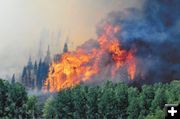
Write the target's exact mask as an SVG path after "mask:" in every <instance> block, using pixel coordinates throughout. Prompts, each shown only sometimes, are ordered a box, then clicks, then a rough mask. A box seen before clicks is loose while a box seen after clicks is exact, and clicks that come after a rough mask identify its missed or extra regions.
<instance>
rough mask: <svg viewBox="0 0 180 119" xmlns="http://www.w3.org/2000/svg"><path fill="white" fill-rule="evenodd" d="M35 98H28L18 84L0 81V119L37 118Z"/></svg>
mask: <svg viewBox="0 0 180 119" xmlns="http://www.w3.org/2000/svg"><path fill="white" fill-rule="evenodd" d="M38 112H39V111H37V99H36V97H28V96H27V92H26V90H25V88H24V87H23V86H22V85H21V84H19V83H13V84H10V83H8V82H7V81H4V80H1V79H0V118H1V119H19V118H29V119H30V118H31V119H32V118H35V117H37V116H38Z"/></svg>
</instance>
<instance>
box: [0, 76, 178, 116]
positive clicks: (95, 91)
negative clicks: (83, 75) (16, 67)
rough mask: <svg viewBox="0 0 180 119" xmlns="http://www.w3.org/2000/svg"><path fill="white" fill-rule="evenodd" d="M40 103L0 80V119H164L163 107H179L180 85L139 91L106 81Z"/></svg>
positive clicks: (16, 84)
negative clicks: (165, 105)
mask: <svg viewBox="0 0 180 119" xmlns="http://www.w3.org/2000/svg"><path fill="white" fill-rule="evenodd" d="M40 103H42V102H38V99H37V97H36V96H28V94H27V92H26V90H25V87H24V86H22V85H21V84H20V83H15V82H12V83H9V82H8V81H5V80H1V79H0V118H1V119H33V118H34V119H36V118H46V119H164V116H165V113H164V104H166V103H180V81H172V82H171V83H167V84H162V83H156V84H153V85H143V86H142V87H140V88H137V87H133V86H128V85H127V84H125V83H122V82H119V83H112V82H110V81H108V82H106V83H104V84H102V85H97V86H92V85H91V86H86V85H78V86H75V87H72V88H69V89H65V90H62V91H60V92H58V93H57V94H56V95H55V96H50V97H49V98H48V99H47V100H46V101H45V104H44V106H42V107H41V108H40Z"/></svg>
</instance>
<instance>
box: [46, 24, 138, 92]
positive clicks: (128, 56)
mask: <svg viewBox="0 0 180 119" xmlns="http://www.w3.org/2000/svg"><path fill="white" fill-rule="evenodd" d="M119 31H120V28H119V26H112V25H110V24H106V25H105V27H104V29H103V33H101V35H100V36H99V37H98V40H97V42H98V44H99V47H98V48H92V50H90V51H89V50H88V51H87V50H86V49H81V48H78V49H77V50H76V51H73V52H67V53H64V54H62V55H61V58H60V59H59V61H58V62H52V64H51V66H50V69H49V73H48V78H47V79H46V80H45V83H44V89H45V90H46V91H47V90H49V91H50V92H56V91H60V90H62V89H65V88H69V87H73V86H74V85H77V84H79V83H81V82H84V81H87V80H91V79H92V80H93V77H94V76H96V75H98V74H100V73H101V72H102V71H103V70H104V68H109V69H110V72H109V74H108V75H109V76H110V77H115V76H116V74H117V72H118V71H119V69H120V68H121V67H123V66H127V74H128V77H129V79H131V80H133V79H134V77H135V73H136V63H135V59H134V56H133V52H132V51H127V50H124V49H122V48H121V44H120V42H119V39H118V38H117V37H116V34H117V33H118V32H119ZM105 56H107V57H105ZM104 60H105V61H106V62H103V61H104ZM102 62H103V63H102ZM102 65H103V67H102Z"/></svg>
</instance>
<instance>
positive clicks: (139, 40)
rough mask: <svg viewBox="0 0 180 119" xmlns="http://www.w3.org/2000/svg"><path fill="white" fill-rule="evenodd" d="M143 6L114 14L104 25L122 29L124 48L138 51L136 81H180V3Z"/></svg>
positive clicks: (148, 1) (150, 1)
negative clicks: (109, 24)
mask: <svg viewBox="0 0 180 119" xmlns="http://www.w3.org/2000/svg"><path fill="white" fill-rule="evenodd" d="M143 2H144V4H143V6H142V9H136V8H129V9H126V10H125V11H119V12H112V13H110V14H109V16H108V17H107V18H106V20H104V21H103V22H108V23H111V24H113V25H119V26H120V28H121V31H120V32H119V34H118V37H119V39H120V42H121V44H122V47H124V48H125V49H129V50H130V49H135V51H136V52H135V55H136V58H137V59H138V64H137V70H138V72H137V74H136V81H137V80H142V81H141V82H142V83H154V82H169V81H171V80H180V0H145V1H143ZM100 32H101V28H98V31H97V33H100Z"/></svg>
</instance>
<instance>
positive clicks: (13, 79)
mask: <svg viewBox="0 0 180 119" xmlns="http://www.w3.org/2000/svg"><path fill="white" fill-rule="evenodd" d="M14 83H15V74H13V76H12V79H11V84H14Z"/></svg>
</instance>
